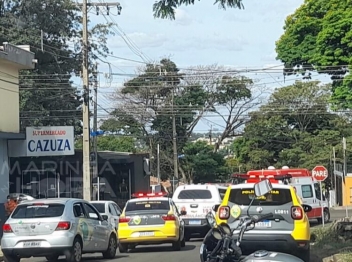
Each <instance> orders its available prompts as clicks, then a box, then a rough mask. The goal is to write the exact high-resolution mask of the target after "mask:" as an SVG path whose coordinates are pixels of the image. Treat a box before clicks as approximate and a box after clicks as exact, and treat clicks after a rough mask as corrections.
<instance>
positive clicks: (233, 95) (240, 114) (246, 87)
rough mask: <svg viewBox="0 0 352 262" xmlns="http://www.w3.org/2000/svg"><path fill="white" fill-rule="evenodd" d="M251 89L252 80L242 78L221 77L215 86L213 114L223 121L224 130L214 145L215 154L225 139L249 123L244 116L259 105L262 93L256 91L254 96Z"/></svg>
mask: <svg viewBox="0 0 352 262" xmlns="http://www.w3.org/2000/svg"><path fill="white" fill-rule="evenodd" d="M253 89H254V88H253V80H252V79H250V78H247V77H244V76H235V77H231V76H223V77H222V78H221V81H220V82H219V85H217V86H216V89H215V92H214V93H213V94H212V95H213V96H214V97H215V102H214V105H213V112H214V113H216V114H217V115H218V116H220V117H221V118H222V119H223V121H224V126H225V128H224V130H223V132H222V134H221V136H219V137H218V139H217V141H216V143H215V146H214V151H215V152H216V151H218V149H219V147H220V145H221V143H222V142H223V141H224V140H225V138H227V137H231V136H238V135H239V134H240V133H241V132H240V131H239V129H240V128H241V127H242V126H244V125H245V124H246V123H247V122H248V121H249V118H248V116H246V115H247V114H248V112H249V111H250V110H251V109H252V108H254V107H255V106H256V105H258V104H259V103H260V97H261V95H262V93H261V92H260V90H256V91H257V94H255V93H254V92H253ZM253 93H254V94H253Z"/></svg>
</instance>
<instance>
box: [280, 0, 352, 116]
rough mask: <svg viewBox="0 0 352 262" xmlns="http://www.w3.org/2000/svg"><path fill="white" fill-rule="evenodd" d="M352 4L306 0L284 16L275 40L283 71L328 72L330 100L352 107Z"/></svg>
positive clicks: (330, 0) (309, 74)
mask: <svg viewBox="0 0 352 262" xmlns="http://www.w3.org/2000/svg"><path fill="white" fill-rule="evenodd" d="M351 15H352V7H351V5H350V3H349V2H348V1H342V2H341V1H339V0H305V2H304V3H303V4H302V5H301V6H300V7H299V8H298V9H297V10H296V11H295V13H294V14H292V15H289V16H288V17H287V18H286V21H285V26H284V34H283V35H282V36H281V37H280V39H279V40H278V41H277V42H276V51H277V54H278V56H277V58H278V59H280V60H281V61H282V62H283V63H284V64H285V69H284V74H285V75H290V74H296V73H301V74H302V75H303V76H304V78H307V79H309V78H310V76H311V72H312V71H317V72H318V73H320V74H329V75H331V79H332V80H333V85H332V91H333V96H332V98H331V99H332V102H333V103H334V105H335V106H336V107H338V108H345V109H346V108H352V93H351V91H350V90H351V88H352V78H351V75H350V74H349V73H348V72H349V65H350V64H351V57H352V49H351V42H352V34H351V31H350V28H351V26H352V21H351V19H350V17H351Z"/></svg>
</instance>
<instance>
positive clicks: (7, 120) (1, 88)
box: [0, 60, 20, 133]
mask: <svg viewBox="0 0 352 262" xmlns="http://www.w3.org/2000/svg"><path fill="white" fill-rule="evenodd" d="M0 112H3V113H2V114H1V117H0V132H11V133H19V131H20V120H19V88H18V68H16V67H15V66H13V65H11V64H10V63H5V62H4V60H0Z"/></svg>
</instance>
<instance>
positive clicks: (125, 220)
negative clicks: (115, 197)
mask: <svg viewBox="0 0 352 262" xmlns="http://www.w3.org/2000/svg"><path fill="white" fill-rule="evenodd" d="M130 221H131V218H130V217H120V218H119V223H128V222H130Z"/></svg>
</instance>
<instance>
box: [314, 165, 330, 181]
mask: <svg viewBox="0 0 352 262" xmlns="http://www.w3.org/2000/svg"><path fill="white" fill-rule="evenodd" d="M312 176H313V178H314V179H315V180H316V181H319V182H322V181H324V180H325V179H327V178H328V170H327V169H326V168H325V167H324V166H316V167H314V168H313V170H312Z"/></svg>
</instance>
